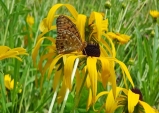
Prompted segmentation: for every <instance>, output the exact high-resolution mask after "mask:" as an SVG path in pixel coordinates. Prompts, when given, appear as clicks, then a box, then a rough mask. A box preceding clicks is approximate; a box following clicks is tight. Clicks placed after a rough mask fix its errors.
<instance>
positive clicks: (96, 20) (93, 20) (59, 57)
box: [32, 4, 134, 109]
mask: <svg viewBox="0 0 159 113" xmlns="http://www.w3.org/2000/svg"><path fill="white" fill-rule="evenodd" d="M62 6H65V7H66V8H67V9H68V10H69V11H70V13H71V14H72V16H73V18H72V17H70V16H67V17H68V18H69V19H70V20H71V21H72V22H73V23H74V24H75V25H76V27H77V29H78V31H79V33H80V36H81V39H82V41H83V42H84V41H87V42H88V44H87V46H86V47H85V50H84V51H82V52H77V51H75V52H70V53H68V54H57V50H56V47H55V39H54V38H52V37H49V36H47V37H46V36H45V37H43V36H44V35H45V34H46V33H48V32H49V31H52V30H56V25H53V22H54V19H55V18H56V17H57V16H58V15H55V12H56V10H57V9H58V8H60V7H62ZM85 27H86V29H85ZM87 28H88V29H87ZM40 30H41V31H42V33H41V34H40V35H39V36H38V40H37V44H36V46H35V48H34V50H33V53H32V59H33V61H34V65H35V66H37V65H36V58H37V56H38V51H39V49H40V46H41V43H42V42H43V40H45V39H46V40H49V41H50V42H51V45H49V46H47V47H46V48H44V51H43V53H45V54H43V55H41V57H40V61H39V62H38V69H39V71H40V72H41V74H42V77H41V85H42V84H43V80H44V74H45V73H46V72H47V71H48V78H50V76H51V74H52V72H53V70H55V71H54V80H53V89H54V91H55V89H56V88H57V86H58V84H60V80H61V78H62V80H63V81H62V87H61V89H60V92H59V95H58V102H59V103H60V102H61V101H63V99H64V95H65V92H66V88H69V89H70V90H71V88H72V84H71V73H72V70H73V66H74V62H75V59H76V58H79V59H80V63H79V65H78V69H77V71H76V76H75V78H76V91H77V92H76V94H77V95H78V93H80V91H81V88H82V86H83V84H85V83H86V86H87V88H88V89H89V94H90V96H89V99H88V104H87V109H89V106H90V105H92V104H94V103H95V101H96V95H97V82H102V84H103V86H104V87H106V84H107V83H108V82H110V83H111V85H112V89H113V95H114V96H115V95H116V76H115V70H114V66H115V62H117V63H119V65H120V66H121V69H122V72H123V76H124V79H125V81H126V77H127V78H128V80H129V81H130V83H131V84H132V86H133V87H134V84H133V81H132V79H131V76H130V74H129V71H128V69H127V67H126V66H125V64H124V63H123V62H121V61H119V60H117V59H116V58H115V56H116V52H115V47H114V44H113V42H112V40H111V39H110V38H107V37H106V33H105V32H107V31H108V19H105V20H104V19H103V16H102V15H101V14H100V13H98V12H92V13H91V15H90V17H89V18H88V23H87V17H86V15H83V14H78V12H77V11H76V10H75V9H74V7H73V6H71V5H69V4H56V5H54V6H53V7H52V8H51V9H50V11H49V13H48V15H47V17H46V18H45V19H43V20H42V22H41V23H40ZM102 36H105V38H102ZM91 42H93V43H91ZM98 43H99V44H98ZM44 62H45V63H44ZM80 75H82V76H80ZM82 83H83V84H82ZM125 84H126V82H125ZM41 87H42V86H41ZM90 97H92V98H90Z"/></svg>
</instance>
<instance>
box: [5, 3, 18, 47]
mask: <svg viewBox="0 0 159 113" xmlns="http://www.w3.org/2000/svg"><path fill="white" fill-rule="evenodd" d="M14 3H15V0H12V3H11V4H12V6H11V8H10V13H9V14H11V13H12V11H13V7H14ZM9 23H10V19H8V21H7V25H6V29H5V33H4V40H3V43H2V45H5V42H6V38H7V33H8V27H9Z"/></svg>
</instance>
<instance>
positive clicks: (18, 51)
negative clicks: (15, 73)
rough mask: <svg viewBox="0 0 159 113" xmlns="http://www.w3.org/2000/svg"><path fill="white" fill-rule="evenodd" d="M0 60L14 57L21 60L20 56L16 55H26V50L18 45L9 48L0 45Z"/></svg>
mask: <svg viewBox="0 0 159 113" xmlns="http://www.w3.org/2000/svg"><path fill="white" fill-rule="evenodd" d="M0 50H1V51H0V60H3V59H6V58H16V59H18V60H20V61H22V59H21V58H20V57H18V55H28V54H27V53H26V50H25V49H23V48H21V47H18V48H13V49H11V48H9V47H7V46H0Z"/></svg>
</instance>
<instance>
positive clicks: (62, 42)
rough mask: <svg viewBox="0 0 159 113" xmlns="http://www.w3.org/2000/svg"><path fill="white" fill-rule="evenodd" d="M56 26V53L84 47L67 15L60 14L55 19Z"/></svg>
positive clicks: (78, 49)
mask: <svg viewBox="0 0 159 113" xmlns="http://www.w3.org/2000/svg"><path fill="white" fill-rule="evenodd" d="M56 26H57V38H56V49H57V52H58V54H66V53H70V52H73V51H82V50H83V49H84V48H85V47H86V43H85V42H82V39H81V36H80V33H79V31H78V29H77V27H76V25H75V24H74V23H73V22H72V21H71V20H70V19H69V18H68V17H66V16H64V15H60V16H59V17H58V18H57V20H56Z"/></svg>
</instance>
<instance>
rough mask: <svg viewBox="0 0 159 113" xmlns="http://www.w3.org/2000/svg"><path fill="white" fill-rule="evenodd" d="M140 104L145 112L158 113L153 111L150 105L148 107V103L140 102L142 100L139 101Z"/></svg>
mask: <svg viewBox="0 0 159 113" xmlns="http://www.w3.org/2000/svg"><path fill="white" fill-rule="evenodd" d="M139 104H141V105H142V107H143V108H144V110H145V113H156V112H155V111H154V110H153V108H152V107H151V106H150V105H148V104H147V103H146V102H143V101H140V100H139Z"/></svg>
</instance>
